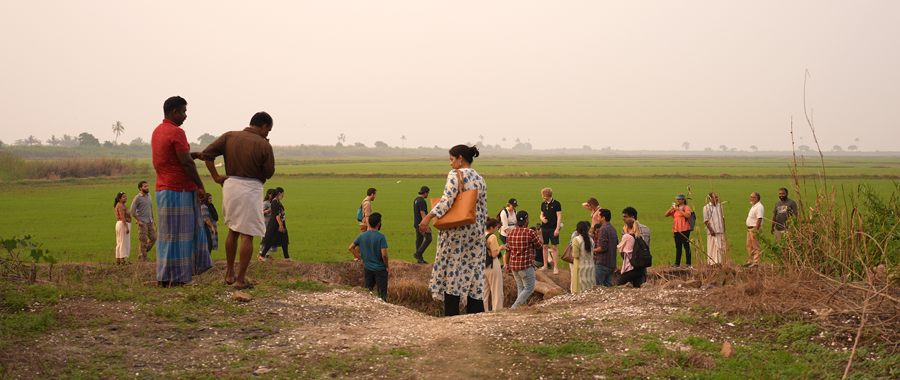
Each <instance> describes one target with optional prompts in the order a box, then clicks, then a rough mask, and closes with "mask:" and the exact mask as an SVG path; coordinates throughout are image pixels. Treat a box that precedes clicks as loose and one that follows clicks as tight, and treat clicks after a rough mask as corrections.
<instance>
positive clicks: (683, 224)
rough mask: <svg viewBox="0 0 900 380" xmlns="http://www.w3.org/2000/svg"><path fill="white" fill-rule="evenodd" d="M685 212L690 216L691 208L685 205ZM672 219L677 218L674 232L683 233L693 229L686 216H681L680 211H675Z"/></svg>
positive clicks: (674, 223)
mask: <svg viewBox="0 0 900 380" xmlns="http://www.w3.org/2000/svg"><path fill="white" fill-rule="evenodd" d="M684 212H686V213H687V214H688V215H690V214H691V206H688V205H684ZM672 217H673V218H675V221H674V222H673V223H672V232H682V231H688V230H690V229H691V224H690V223H689V222H688V220H687V218H685V217H684V215H681V212H680V211H678V210H675V213H673V214H672Z"/></svg>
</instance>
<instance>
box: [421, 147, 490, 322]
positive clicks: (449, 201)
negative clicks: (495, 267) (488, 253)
mask: <svg viewBox="0 0 900 380" xmlns="http://www.w3.org/2000/svg"><path fill="white" fill-rule="evenodd" d="M475 157H478V148H476V147H474V146H473V147H467V146H465V145H457V146H454V147H453V148H451V149H450V167H452V168H453V170H451V171H450V173H449V174H447V184H446V185H444V194H443V195H442V196H441V200H440V202H439V203H438V204H437V205H436V206H435V207H434V209H432V210H431V212H430V213H429V214H428V215H426V216H425V218H423V219H422V222H421V223H420V224H419V231H420V232H422V233H427V232H429V231H430V227H429V223H430V222H431V219H432V218H440V217H442V216H444V214H446V213H447V211H449V210H450V207H452V206H453V202H454V201H455V200H456V194H457V193H458V192H459V191H460V188H462V191H467V190H478V197H477V199H478V200H477V202H476V205H475V223H472V224H469V225H466V226H462V227H456V228H450V229H446V230H443V231H441V232H440V233H439V234H438V239H437V254H436V256H435V259H434V266H433V267H432V271H431V281H430V282H429V284H428V290H429V291H431V296H432V298H434V299H435V300H438V301H440V300H443V301H444V315H446V316H452V315H458V314H459V307H460V303H462V304H463V305H465V306H466V312H467V313H469V314H471V313H479V312H483V311H484V302H483V300H484V257H485V239H484V227H485V221H486V220H487V190H486V187H485V183H484V178H482V177H481V175H480V174H478V172H476V171H475V169H472V160H474V159H475ZM457 172H459V173H461V174H462V178H463V182H462V184H460V183H459V179H458V176H457Z"/></svg>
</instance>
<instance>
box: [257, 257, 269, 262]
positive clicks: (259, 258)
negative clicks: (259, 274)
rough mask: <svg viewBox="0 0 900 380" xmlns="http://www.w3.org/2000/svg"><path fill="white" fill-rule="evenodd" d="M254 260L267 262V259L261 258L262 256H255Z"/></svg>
mask: <svg viewBox="0 0 900 380" xmlns="http://www.w3.org/2000/svg"><path fill="white" fill-rule="evenodd" d="M256 259H257V260H259V261H262V262H266V261H269V260H268V259H266V258H265V257H262V256H256Z"/></svg>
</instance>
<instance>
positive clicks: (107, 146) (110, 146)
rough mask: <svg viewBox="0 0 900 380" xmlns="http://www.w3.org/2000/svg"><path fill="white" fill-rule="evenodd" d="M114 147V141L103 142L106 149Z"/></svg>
mask: <svg viewBox="0 0 900 380" xmlns="http://www.w3.org/2000/svg"><path fill="white" fill-rule="evenodd" d="M114 146H115V144H113V142H112V141H109V140H106V141H104V142H103V147H104V148H112V147H114Z"/></svg>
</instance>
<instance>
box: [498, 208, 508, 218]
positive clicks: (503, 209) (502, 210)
mask: <svg viewBox="0 0 900 380" xmlns="http://www.w3.org/2000/svg"><path fill="white" fill-rule="evenodd" d="M504 211H506V215H507V218H508V217H509V210H507V209H506V207H504V208H502V209H500V211H497V220H502V219H500V214H502V213H503V212H504Z"/></svg>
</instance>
